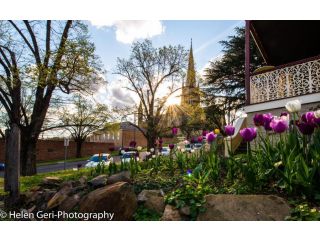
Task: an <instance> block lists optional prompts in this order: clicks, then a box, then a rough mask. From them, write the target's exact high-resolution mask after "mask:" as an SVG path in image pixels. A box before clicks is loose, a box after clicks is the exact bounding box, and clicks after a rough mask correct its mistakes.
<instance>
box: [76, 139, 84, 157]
mask: <svg viewBox="0 0 320 240" xmlns="http://www.w3.org/2000/svg"><path fill="white" fill-rule="evenodd" d="M74 141H75V142H76V147H77V149H76V158H81V150H82V143H83V142H84V141H83V140H74Z"/></svg>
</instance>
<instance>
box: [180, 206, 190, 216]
mask: <svg viewBox="0 0 320 240" xmlns="http://www.w3.org/2000/svg"><path fill="white" fill-rule="evenodd" d="M179 212H180V214H182V215H184V216H190V214H191V213H190V207H189V206H184V207H182V208H180V209H179Z"/></svg>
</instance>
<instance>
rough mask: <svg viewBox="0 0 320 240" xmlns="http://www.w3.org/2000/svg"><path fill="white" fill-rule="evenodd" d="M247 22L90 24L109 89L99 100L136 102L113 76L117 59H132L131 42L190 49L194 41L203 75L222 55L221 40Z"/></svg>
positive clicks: (93, 22) (119, 103)
mask: <svg viewBox="0 0 320 240" xmlns="http://www.w3.org/2000/svg"><path fill="white" fill-rule="evenodd" d="M243 25H244V21H221V20H217V21H201V20H187V21H183V20H174V21H109V20H106V21H104V20H102V21H89V33H90V35H91V38H92V41H93V42H94V43H95V45H96V52H97V54H98V55H99V56H100V58H101V60H102V62H103V64H104V67H105V69H106V70H107V74H106V78H107V81H108V82H109V84H108V85H109V87H107V88H106V89H101V90H100V92H99V93H98V94H97V99H98V100H99V101H102V102H108V103H110V104H111V105H121V104H125V103H126V102H132V99H133V100H134V101H136V99H135V97H134V96H133V95H132V93H128V92H126V91H124V90H123V89H121V86H120V85H119V84H118V83H117V82H118V78H119V77H118V76H117V75H114V74H112V73H113V71H114V68H115V64H116V60H117V58H118V57H120V58H128V57H129V55H130V49H131V43H132V42H133V41H139V40H142V39H144V38H146V37H147V38H149V39H151V40H152V43H153V45H154V46H156V47H160V46H164V45H169V44H171V45H177V44H181V45H182V46H184V47H185V48H186V49H189V47H190V39H191V38H192V42H193V49H194V58H195V63H196V69H197V71H198V72H199V73H201V70H203V69H204V68H205V66H206V65H207V64H208V62H209V61H210V60H212V59H214V58H216V57H218V56H221V51H222V48H221V45H220V44H219V41H221V40H224V39H226V38H227V36H229V35H232V34H234V28H235V27H236V26H243Z"/></svg>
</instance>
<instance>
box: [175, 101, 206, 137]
mask: <svg viewBox="0 0 320 240" xmlns="http://www.w3.org/2000/svg"><path fill="white" fill-rule="evenodd" d="M205 122H206V119H205V112H204V109H203V108H202V107H201V106H200V105H198V106H191V105H187V106H184V111H183V112H182V114H181V123H180V129H181V131H182V132H183V134H184V135H185V136H186V139H190V137H191V136H192V135H193V134H199V131H200V130H202V129H204V126H205Z"/></svg>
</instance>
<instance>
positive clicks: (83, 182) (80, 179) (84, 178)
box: [78, 176, 88, 185]
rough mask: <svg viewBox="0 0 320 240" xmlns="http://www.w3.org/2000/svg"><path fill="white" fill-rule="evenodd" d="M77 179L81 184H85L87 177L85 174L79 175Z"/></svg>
mask: <svg viewBox="0 0 320 240" xmlns="http://www.w3.org/2000/svg"><path fill="white" fill-rule="evenodd" d="M78 181H79V183H80V184H81V185H85V184H87V181H88V178H87V176H81V177H80V178H79V180H78Z"/></svg>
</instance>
